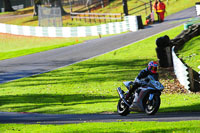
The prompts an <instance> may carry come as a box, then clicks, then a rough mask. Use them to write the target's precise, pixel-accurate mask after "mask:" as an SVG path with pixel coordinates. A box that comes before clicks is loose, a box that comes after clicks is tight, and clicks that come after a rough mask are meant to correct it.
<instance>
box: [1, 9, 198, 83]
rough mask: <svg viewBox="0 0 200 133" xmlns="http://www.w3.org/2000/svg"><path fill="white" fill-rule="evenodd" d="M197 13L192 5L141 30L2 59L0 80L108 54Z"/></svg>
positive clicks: (11, 78) (180, 22)
mask: <svg viewBox="0 0 200 133" xmlns="http://www.w3.org/2000/svg"><path fill="white" fill-rule="evenodd" d="M194 16H196V10H195V7H192V8H188V9H186V10H184V11H181V12H178V13H176V14H173V15H171V16H169V17H167V18H166V21H165V22H163V23H160V24H154V25H151V26H149V27H146V28H145V29H143V30H139V31H137V32H129V33H126V34H121V35H116V36H110V37H105V38H100V39H95V40H90V41H86V42H84V43H81V44H78V45H73V46H69V47H63V48H58V49H54V50H49V51H45V52H40V53H36V54H31V55H27V56H22V57H18V58H13V59H7V60H3V61H0V83H5V82H8V81H12V80H15V79H18V78H23V77H28V76H31V75H35V74H40V73H44V72H48V71H51V70H54V69H57V68H59V67H64V66H67V65H70V64H73V63H76V62H80V61H83V60H86V59H89V58H91V57H94V56H98V55H101V54H104V53H106V52H109V51H112V50H115V49H118V48H121V47H124V46H126V45H129V44H131V43H134V42H137V41H139V40H142V39H144V38H147V37H149V36H152V35H155V34H157V33H159V32H162V31H164V30H168V29H170V28H173V27H175V26H178V25H180V24H183V23H184V22H185V21H187V20H188V19H189V18H191V17H194Z"/></svg>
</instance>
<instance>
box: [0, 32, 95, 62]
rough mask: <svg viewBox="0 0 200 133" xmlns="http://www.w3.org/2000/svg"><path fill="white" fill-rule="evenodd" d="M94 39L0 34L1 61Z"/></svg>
mask: <svg viewBox="0 0 200 133" xmlns="http://www.w3.org/2000/svg"><path fill="white" fill-rule="evenodd" d="M95 38H98V37H96V36H94V37H79V38H77V37H74V38H47V37H25V36H16V35H10V34H0V47H1V49H0V60H3V59H9V58H13V57H18V56H23V55H28V54H33V53H37V52H41V51H46V50H50V49H55V48H60V47H64V46H69V45H75V44H77V43H81V42H83V41H86V40H90V39H95Z"/></svg>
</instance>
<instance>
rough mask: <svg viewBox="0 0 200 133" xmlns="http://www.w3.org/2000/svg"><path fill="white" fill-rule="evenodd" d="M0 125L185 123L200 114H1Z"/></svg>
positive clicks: (198, 117) (199, 118)
mask: <svg viewBox="0 0 200 133" xmlns="http://www.w3.org/2000/svg"><path fill="white" fill-rule="evenodd" d="M0 118H1V119H0V123H22V124H38V123H40V124H69V123H84V122H119V121H120V122H126V121H161V122H168V121H185V120H200V112H192V113H191V112H190V113H189V112H178V113H157V114H156V115H153V116H148V115H146V114H144V113H135V114H129V115H128V116H119V115H118V114H80V115H79V114H65V115H56V114H35V113H25V114H24V113H6V112H0Z"/></svg>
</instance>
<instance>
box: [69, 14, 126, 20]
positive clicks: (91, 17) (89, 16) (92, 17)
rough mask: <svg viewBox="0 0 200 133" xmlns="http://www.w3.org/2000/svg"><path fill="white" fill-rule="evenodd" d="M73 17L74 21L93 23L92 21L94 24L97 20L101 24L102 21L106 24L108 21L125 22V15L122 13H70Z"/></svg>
mask: <svg viewBox="0 0 200 133" xmlns="http://www.w3.org/2000/svg"><path fill="white" fill-rule="evenodd" d="M70 15H71V19H72V20H74V19H75V20H79V21H81V20H84V21H87V20H88V21H89V22H92V20H94V22H96V21H97V20H98V21H99V22H101V20H103V21H104V22H106V21H107V20H109V21H111V20H119V21H122V20H123V14H122V13H77V12H76V13H70Z"/></svg>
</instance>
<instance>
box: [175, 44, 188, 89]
mask: <svg viewBox="0 0 200 133" xmlns="http://www.w3.org/2000/svg"><path fill="white" fill-rule="evenodd" d="M174 48H175V46H174V47H172V59H173V65H174V73H175V74H176V77H177V79H178V80H179V82H180V84H181V85H183V86H184V87H185V88H186V89H187V90H189V89H190V81H189V72H188V67H187V66H185V65H184V64H183V63H182V61H181V60H180V59H179V58H178V57H177V56H176V53H175V52H174Z"/></svg>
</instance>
